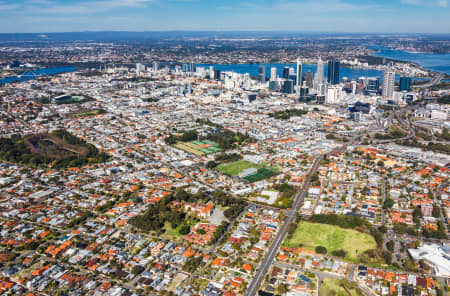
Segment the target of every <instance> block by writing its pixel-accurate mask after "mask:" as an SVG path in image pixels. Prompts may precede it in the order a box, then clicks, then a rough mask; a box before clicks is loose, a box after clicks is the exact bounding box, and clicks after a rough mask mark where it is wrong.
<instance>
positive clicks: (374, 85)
mask: <svg viewBox="0 0 450 296" xmlns="http://www.w3.org/2000/svg"><path fill="white" fill-rule="evenodd" d="M379 91H380V78H378V77H369V78H368V79H367V92H368V93H369V94H373V95H377V94H378V92H379Z"/></svg>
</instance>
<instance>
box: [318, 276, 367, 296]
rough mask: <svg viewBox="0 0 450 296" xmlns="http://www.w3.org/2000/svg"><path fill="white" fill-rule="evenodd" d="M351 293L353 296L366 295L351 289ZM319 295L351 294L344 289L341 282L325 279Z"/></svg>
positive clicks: (346, 295) (341, 295)
mask: <svg viewBox="0 0 450 296" xmlns="http://www.w3.org/2000/svg"><path fill="white" fill-rule="evenodd" d="M349 292H350V293H351V295H352V296H362V295H364V294H362V293H361V292H360V291H359V289H357V288H356V289H349ZM319 295H336V296H348V295H349V294H348V293H347V291H346V290H345V289H344V287H342V286H341V281H340V280H335V279H325V280H324V281H323V283H322V285H321V286H320V288H319Z"/></svg>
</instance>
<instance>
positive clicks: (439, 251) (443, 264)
mask: <svg viewBox="0 0 450 296" xmlns="http://www.w3.org/2000/svg"><path fill="white" fill-rule="evenodd" d="M408 252H409V254H410V255H411V257H412V258H413V259H414V260H416V261H418V260H421V259H423V260H425V261H426V262H428V263H430V264H431V265H433V271H434V273H435V274H436V275H437V276H441V277H449V276H450V245H444V246H439V245H437V244H432V245H423V246H422V247H420V248H418V249H408Z"/></svg>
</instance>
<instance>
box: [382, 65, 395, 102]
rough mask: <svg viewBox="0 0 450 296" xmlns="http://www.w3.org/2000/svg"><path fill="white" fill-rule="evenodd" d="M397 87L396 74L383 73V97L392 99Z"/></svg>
mask: <svg viewBox="0 0 450 296" xmlns="http://www.w3.org/2000/svg"><path fill="white" fill-rule="evenodd" d="M394 87H395V72H391V71H385V72H384V73H383V97H385V98H392V95H393V94H394Z"/></svg>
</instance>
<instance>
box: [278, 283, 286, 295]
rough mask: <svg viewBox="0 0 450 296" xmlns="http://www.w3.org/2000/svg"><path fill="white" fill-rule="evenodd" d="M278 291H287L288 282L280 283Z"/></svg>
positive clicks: (281, 292) (283, 292)
mask: <svg viewBox="0 0 450 296" xmlns="http://www.w3.org/2000/svg"><path fill="white" fill-rule="evenodd" d="M277 290H278V293H280V294H281V295H284V294H286V293H287V291H288V290H287V287H286V284H283V283H280V284H279V285H278V287H277Z"/></svg>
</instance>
